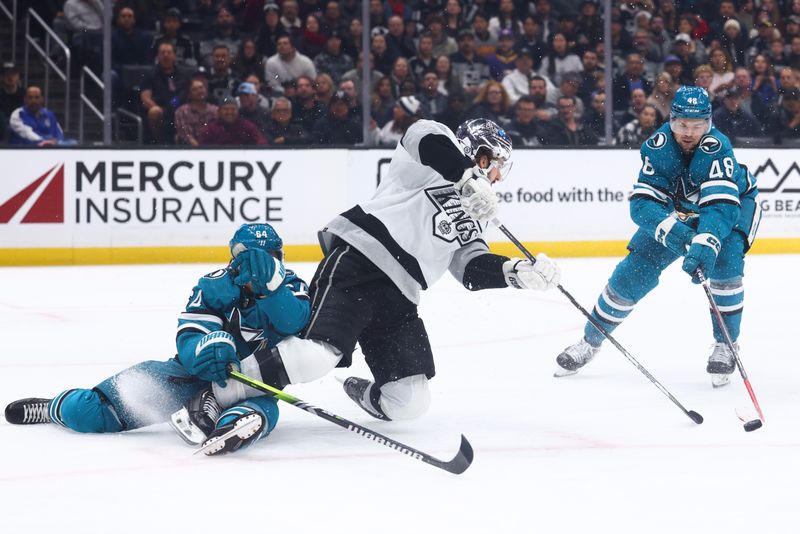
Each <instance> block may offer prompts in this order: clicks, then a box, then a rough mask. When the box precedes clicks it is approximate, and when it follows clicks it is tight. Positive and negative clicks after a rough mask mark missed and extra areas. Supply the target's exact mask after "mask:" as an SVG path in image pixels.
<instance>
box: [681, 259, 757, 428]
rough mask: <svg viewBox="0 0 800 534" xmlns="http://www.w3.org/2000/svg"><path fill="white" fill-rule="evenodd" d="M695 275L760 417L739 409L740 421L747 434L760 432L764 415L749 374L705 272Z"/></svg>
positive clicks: (698, 272)
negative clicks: (752, 416) (749, 414)
mask: <svg viewBox="0 0 800 534" xmlns="http://www.w3.org/2000/svg"><path fill="white" fill-rule="evenodd" d="M695 275H696V276H697V277H698V278H699V279H700V283H701V284H702V285H703V291H705V293H706V297H707V298H708V305H709V306H710V307H711V311H712V313H713V314H714V319H716V321H717V326H719V329H720V330H721V331H722V335H723V336H724V337H725V344H726V345H728V348H729V349H730V350H731V353H732V354H733V358H734V360H736V367H738V368H739V374H740V375H742V380H744V387H745V388H747V393H748V394H749V395H750V400H751V401H753V406H754V407H755V409H756V412H758V417H757V418H755V419H752V418H751V417H750V416H748V415H747V410H739V409H737V410H736V415H737V416H738V417H739V419H741V420H742V421H744V430H745V432H752V431H753V430H758V429H759V428H761V426H762V425H763V424H764V413H763V412H762V411H761V406H759V405H758V400H757V399H756V394H755V392H754V391H753V386H751V385H750V379H749V378H747V373H746V372H745V370H744V366H743V365H742V360H741V358H739V352H738V351H737V350H736V347H735V346H734V344H733V340H731V334H730V332H728V327H727V326H725V320H724V319H723V318H722V312H720V311H719V306H717V303H716V302H714V295H712V294H711V286H710V285H709V281H708V279H707V278H706V277H705V275H704V274H703V271H701V270H700V269H697V270H696V271H695Z"/></svg>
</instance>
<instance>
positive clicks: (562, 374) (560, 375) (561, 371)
mask: <svg viewBox="0 0 800 534" xmlns="http://www.w3.org/2000/svg"><path fill="white" fill-rule="evenodd" d="M578 371H580V369H573V370H572V371H570V370H569V369H564V368H563V367H557V368H556V370H555V372H554V373H553V376H554V377H555V378H563V377H565V376H572V375H576V374H578Z"/></svg>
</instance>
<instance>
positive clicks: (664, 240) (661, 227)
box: [654, 215, 697, 256]
mask: <svg viewBox="0 0 800 534" xmlns="http://www.w3.org/2000/svg"><path fill="white" fill-rule="evenodd" d="M696 235H697V233H696V232H695V231H694V230H692V228H691V226H689V225H688V224H685V223H682V222H681V221H679V220H678V219H676V218H675V217H673V216H671V215H670V216H669V217H667V218H666V219H664V220H663V221H661V222H660V223H658V226H656V233H655V235H654V237H655V240H656V241H658V242H659V243H661V244H662V245H664V246H665V247H667V248H668V249H670V250H671V251H672V252H674V253H675V254H677V255H678V256H683V255H684V254H686V251H687V250H689V246H690V245H691V243H692V239H694V236H696Z"/></svg>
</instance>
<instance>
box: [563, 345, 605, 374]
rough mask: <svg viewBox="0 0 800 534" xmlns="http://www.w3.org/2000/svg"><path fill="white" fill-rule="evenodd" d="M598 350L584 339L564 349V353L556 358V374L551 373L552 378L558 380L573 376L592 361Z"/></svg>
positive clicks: (598, 348)
mask: <svg viewBox="0 0 800 534" xmlns="http://www.w3.org/2000/svg"><path fill="white" fill-rule="evenodd" d="M599 350H600V347H595V346H592V345H590V344H589V342H588V341H586V339H585V338H581V340H580V341H578V342H577V343H575V344H574V345H570V346H569V347H567V348H566V349H564V352H562V353H561V354H559V355H558V357H557V358H556V363H557V364H558V367H557V368H556V372H555V373H553V376H555V377H556V378H559V377H562V376H570V375H574V374H575V373H577V372H578V371H579V370H580V369H581V367H583V366H584V365H586V364H587V363H589V362H590V361H592V358H594V357H595V355H596V354H597V352H598V351H599Z"/></svg>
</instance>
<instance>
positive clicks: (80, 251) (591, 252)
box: [0, 238, 800, 266]
mask: <svg viewBox="0 0 800 534" xmlns="http://www.w3.org/2000/svg"><path fill="white" fill-rule="evenodd" d="M626 244H627V241H561V242H552V241H551V242H525V243H524V245H525V246H526V247H527V248H528V250H530V251H531V252H533V253H534V254H536V253H538V252H544V253H546V254H548V255H551V256H554V257H561V258H565V257H573V258H578V257H602V256H623V255H624V254H625V253H626V251H625V245H626ZM490 246H491V249H492V252H495V253H498V254H505V255H507V256H521V254H520V252H519V251H518V250H517V249H516V247H515V246H514V245H513V244H511V243H504V242H501V243H491V244H490ZM284 251H285V253H286V259H287V261H290V262H291V261H319V260H320V259H322V251H321V250H320V248H319V246H318V245H286V246H285V247H284ZM750 253H751V254H800V238H764V239H759V240H756V243H755V245H754V246H753V249H752V250H751V251H750ZM229 254H230V253H229V252H228V249H227V247H224V246H222V247H130V248H15V249H8V248H7V249H0V266H14V265H20V266H21V265H110V264H145V263H224V262H227V261H228V259H229V257H230V256H229Z"/></svg>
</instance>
